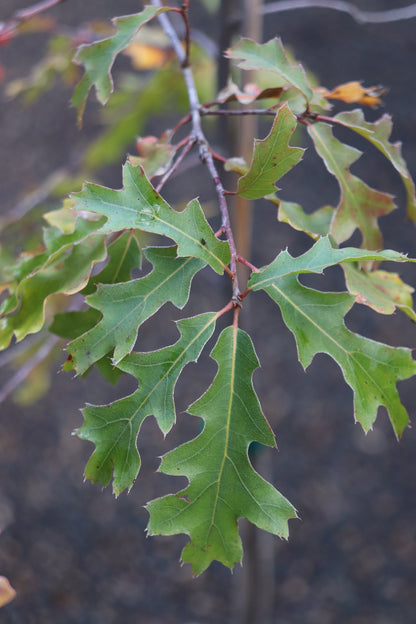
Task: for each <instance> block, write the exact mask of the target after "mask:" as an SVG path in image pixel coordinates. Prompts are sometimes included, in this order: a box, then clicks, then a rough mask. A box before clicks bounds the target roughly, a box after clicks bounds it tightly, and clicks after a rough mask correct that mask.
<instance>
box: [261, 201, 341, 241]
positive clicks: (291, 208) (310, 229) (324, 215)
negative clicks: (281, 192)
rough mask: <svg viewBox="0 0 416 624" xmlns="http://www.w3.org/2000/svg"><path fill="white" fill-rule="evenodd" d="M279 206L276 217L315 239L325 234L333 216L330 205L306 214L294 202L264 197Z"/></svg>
mask: <svg viewBox="0 0 416 624" xmlns="http://www.w3.org/2000/svg"><path fill="white" fill-rule="evenodd" d="M266 199H269V200H270V201H272V202H273V203H276V204H277V206H278V207H279V211H278V216H277V218H278V219H279V221H282V222H283V223H288V224H289V225H290V226H291V227H292V228H294V229H295V230H299V231H300V232H305V233H306V234H308V235H309V236H311V237H312V238H314V239H315V240H317V239H318V238H319V237H320V236H326V235H327V234H328V232H329V229H330V226H331V221H332V219H333V216H334V209H333V208H332V206H323V207H322V208H319V209H318V210H315V212H312V213H310V214H307V213H306V212H305V211H304V210H303V208H302V206H299V204H295V203H294V202H287V201H280V200H278V199H275V198H270V197H266Z"/></svg>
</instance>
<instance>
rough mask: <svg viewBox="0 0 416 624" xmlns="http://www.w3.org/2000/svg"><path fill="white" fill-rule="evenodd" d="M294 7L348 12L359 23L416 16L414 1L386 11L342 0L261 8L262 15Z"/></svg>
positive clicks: (299, 0)
mask: <svg viewBox="0 0 416 624" xmlns="http://www.w3.org/2000/svg"><path fill="white" fill-rule="evenodd" d="M294 9H332V10H334V11H341V12H342V13H348V14H349V15H350V16H351V17H352V18H353V19H354V20H355V21H356V22H358V23H359V24H385V23H387V22H399V21H401V20H408V19H412V18H413V17H416V3H413V4H410V5H409V6H406V7H400V8H397V9H389V10H388V11H362V10H361V9H359V8H358V7H356V6H355V5H354V4H351V2H345V1H344V0H282V1H281V2H270V3H269V4H266V5H265V6H264V7H263V9H262V13H263V15H270V14H271V13H282V12H283V11H293V10H294Z"/></svg>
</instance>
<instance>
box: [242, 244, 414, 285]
mask: <svg viewBox="0 0 416 624" xmlns="http://www.w3.org/2000/svg"><path fill="white" fill-rule="evenodd" d="M369 260H378V261H382V260H387V261H392V262H407V261H410V262H416V260H413V259H409V258H408V257H407V256H406V255H404V254H401V253H399V252H398V251H393V250H391V249H385V250H384V251H369V250H367V249H357V248H355V247H344V248H342V249H338V248H334V247H333V246H332V245H331V242H330V240H329V238H328V237H327V236H324V237H322V238H320V239H319V240H318V241H317V242H316V243H315V244H314V245H313V247H311V248H310V249H308V251H307V252H305V253H304V254H302V255H301V256H297V257H295V258H294V257H293V256H291V255H290V253H289V252H288V251H287V249H286V250H285V251H282V252H281V253H279V254H278V256H277V257H276V258H275V259H274V260H273V262H272V263H271V264H269V265H268V266H266V267H263V268H262V269H260V271H259V272H258V273H253V275H252V277H251V279H250V281H249V283H248V285H249V288H251V289H252V290H261V289H264V288H266V287H267V286H270V285H271V284H274V283H277V282H278V281H279V280H280V279H282V278H283V277H286V276H287V275H293V274H294V273H296V274H299V273H323V271H324V269H326V268H327V267H329V266H333V265H334V264H341V263H343V262H366V261H369Z"/></svg>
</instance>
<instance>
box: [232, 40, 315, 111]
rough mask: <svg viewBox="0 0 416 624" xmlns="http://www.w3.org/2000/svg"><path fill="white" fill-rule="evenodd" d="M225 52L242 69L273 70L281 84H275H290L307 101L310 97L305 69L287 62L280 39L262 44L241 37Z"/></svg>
mask: <svg viewBox="0 0 416 624" xmlns="http://www.w3.org/2000/svg"><path fill="white" fill-rule="evenodd" d="M225 54H226V56H227V57H228V58H230V59H234V60H238V61H240V62H239V64H238V66H239V67H242V68H243V69H248V70H251V69H258V70H266V71H270V72H273V74H275V75H276V76H278V77H279V78H280V79H281V84H279V85H276V86H283V85H284V84H289V85H292V87H295V88H296V89H298V91H300V92H301V93H302V94H303V96H304V97H305V100H306V101H307V102H308V101H309V100H311V99H312V97H313V91H312V89H311V86H310V85H309V82H308V79H307V78H306V74H305V70H304V69H303V67H302V66H301V65H291V64H290V63H289V61H288V60H287V58H286V54H285V50H284V48H283V44H282V42H281V40H280V39H278V38H275V39H271V40H270V41H268V42H267V43H263V44H260V43H256V42H255V41H252V40H251V39H241V41H239V42H238V43H237V45H235V46H233V47H232V48H229V49H228V50H227V51H226V53H225Z"/></svg>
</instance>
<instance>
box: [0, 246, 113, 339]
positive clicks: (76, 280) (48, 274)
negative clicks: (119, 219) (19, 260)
mask: <svg viewBox="0 0 416 624" xmlns="http://www.w3.org/2000/svg"><path fill="white" fill-rule="evenodd" d="M106 255H107V252H106V247H105V237H104V236H102V235H90V236H89V237H88V238H87V239H86V240H84V241H83V243H82V244H81V245H74V246H73V248H72V249H71V250H70V251H69V252H68V253H67V255H66V256H62V255H61V256H59V257H58V258H57V259H55V262H53V263H52V264H50V263H49V264H47V265H46V266H45V267H44V268H43V269H42V270H39V271H37V272H36V273H34V274H33V275H29V276H28V277H26V278H25V279H24V280H23V281H22V282H21V283H20V285H19V289H18V294H19V300H20V306H19V310H18V311H17V312H16V313H15V314H13V315H11V316H7V317H3V318H2V319H1V320H0V348H3V349H4V348H6V347H7V346H8V345H9V343H10V340H11V338H12V336H13V334H14V335H15V336H16V340H17V341H20V340H22V339H23V338H24V337H25V336H27V334H33V333H35V332H38V331H39V330H40V329H42V327H43V325H44V323H45V309H46V304H47V301H48V299H49V297H51V295H55V294H59V293H63V294H67V295H70V294H74V293H76V292H79V291H80V290H82V289H83V288H84V286H85V285H86V283H87V282H88V279H89V276H90V273H91V269H92V267H93V265H94V264H95V263H96V262H102V261H103V260H104V259H105V258H106Z"/></svg>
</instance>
